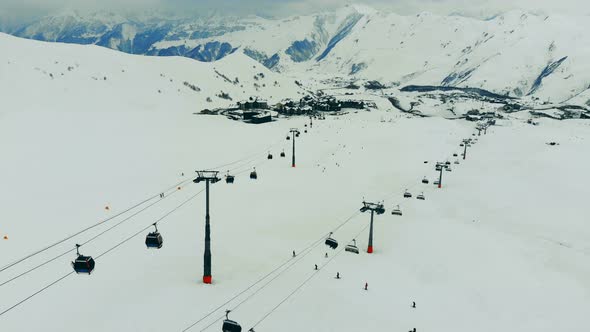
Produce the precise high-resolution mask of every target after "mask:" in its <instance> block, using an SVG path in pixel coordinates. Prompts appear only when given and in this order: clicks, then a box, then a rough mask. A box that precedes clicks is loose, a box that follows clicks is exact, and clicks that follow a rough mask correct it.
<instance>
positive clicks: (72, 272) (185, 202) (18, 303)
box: [0, 189, 204, 316]
mask: <svg viewBox="0 0 590 332" xmlns="http://www.w3.org/2000/svg"><path fill="white" fill-rule="evenodd" d="M203 191H204V189H203V190H201V191H199V192H197V193H196V194H194V195H193V196H191V197H189V198H188V199H187V200H185V201H183V202H182V203H181V204H179V205H177V206H176V207H175V208H174V209H172V210H171V211H169V212H167V213H166V214H164V215H163V216H162V217H160V218H159V219H158V220H157V221H156V222H160V221H162V220H164V219H165V218H167V217H168V216H170V215H171V214H172V213H174V212H176V211H177V210H178V209H180V208H181V207H183V206H184V205H186V204H187V203H188V202H190V201H191V200H193V199H194V198H196V197H197V196H198V195H199V194H201V193H202V192H203ZM152 225H153V223H151V224H150V225H149V226H147V227H145V228H143V229H142V230H141V231H139V232H137V233H135V234H133V235H131V236H129V237H127V238H126V239H124V240H123V241H121V242H119V243H117V244H116V245H115V246H113V247H111V248H110V249H108V250H106V251H105V252H103V253H102V254H100V255H98V256H97V257H96V260H98V259H99V258H100V257H102V256H104V255H106V254H108V253H109V252H111V251H113V250H115V249H117V248H118V247H120V246H121V245H123V244H124V243H126V242H128V241H129V240H131V239H132V238H134V237H136V236H137V235H139V234H141V233H142V232H144V231H145V230H147V229H148V228H150V227H152ZM74 273H75V271H71V272H68V273H67V274H65V275H63V276H62V277H60V278H58V279H57V280H55V281H53V282H51V283H50V284H48V285H46V286H44V287H43V288H41V289H39V290H38V291H36V292H34V293H33V294H31V295H29V296H27V297H26V298H24V299H22V300H21V301H19V302H17V303H16V304H14V305H12V306H11V307H9V308H7V309H5V310H4V311H2V312H0V316H2V315H4V314H6V313H7V312H9V311H11V310H13V309H14V308H16V307H18V306H20V305H21V304H23V303H25V302H26V301H28V300H30V299H32V298H33V297H35V296H36V295H38V294H40V293H41V292H43V291H45V290H47V289H48V288H50V287H51V286H53V285H55V284H57V283H58V282H60V281H62V280H64V279H65V278H67V277H69V276H70V275H72V274H74Z"/></svg>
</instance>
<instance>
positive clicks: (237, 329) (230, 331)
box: [221, 319, 242, 332]
mask: <svg viewBox="0 0 590 332" xmlns="http://www.w3.org/2000/svg"><path fill="white" fill-rule="evenodd" d="M221 330H222V331H223V332H242V327H241V326H240V324H238V322H236V321H233V320H231V319H226V320H224V321H223V326H222V327H221Z"/></svg>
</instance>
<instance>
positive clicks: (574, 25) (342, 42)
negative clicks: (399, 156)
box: [4, 5, 590, 102]
mask: <svg viewBox="0 0 590 332" xmlns="http://www.w3.org/2000/svg"><path fill="white" fill-rule="evenodd" d="M588 30H590V23H589V22H588V20H584V19H583V17H566V16H559V15H556V16H537V15H534V14H530V13H526V12H516V11H512V12H507V13H504V14H501V15H497V16H494V17H491V18H489V19H488V20H479V19H474V18H467V17H461V16H438V15H433V14H429V13H422V14H418V15H413V16H401V15H397V14H395V13H388V12H381V11H377V10H374V9H372V8H370V7H367V6H360V5H358V6H346V7H343V8H341V9H339V10H337V11H332V12H323V13H318V14H314V15H308V16H293V17H289V18H285V19H267V18H261V17H254V16H251V17H244V18H235V17H232V18H228V17H207V18H205V17H198V18H191V19H174V18H163V17H161V16H157V15H145V16H142V17H133V18H130V17H124V16H121V15H117V14H106V13H95V14H92V15H83V16H82V15H79V14H77V13H76V12H74V11H66V12H63V13H62V14H60V15H54V16H46V17H43V18H40V19H38V20H35V21H33V22H30V23H27V24H26V25H21V26H14V25H13V26H11V27H9V28H8V27H4V31H5V32H7V33H11V34H13V35H16V36H19V37H25V38H32V39H38V40H45V41H57V42H66V43H79V44H96V45H100V46H104V47H108V48H112V49H115V50H119V51H123V52H127V53H133V54H145V55H157V56H184V57H189V58H192V59H196V60H199V61H206V62H210V61H216V60H219V59H222V58H225V57H227V56H228V55H229V54H232V53H235V52H240V53H244V54H246V55H248V56H249V57H251V58H253V59H255V60H256V61H258V62H260V63H261V64H263V65H264V66H266V67H267V68H269V69H272V70H274V71H278V72H283V73H288V74H290V75H294V76H302V77H305V76H306V75H307V74H306V73H311V74H312V75H314V76H315V77H317V76H318V75H320V76H321V77H334V76H338V77H344V78H347V79H348V78H350V79H352V80H356V79H366V80H379V81H380V82H382V83H384V84H386V85H388V86H405V85H410V84H418V85H443V86H461V87H478V88H483V89H486V90H490V91H493V92H495V93H499V94H507V95H510V96H514V97H526V96H534V97H536V98H539V99H540V100H541V101H551V102H565V101H568V100H570V99H571V98H575V97H578V99H580V100H581V101H582V102H585V101H586V100H587V99H589V98H590V94H589V93H588V88H589V87H590V68H589V67H590V65H588V64H587V63H586V62H585V61H584V60H585V59H588V58H590V46H588V45H590V43H589V42H588V41H589V40H588V39H589V38H590V37H588V36H587V33H586V32H587V31H588ZM587 95H588V98H586V96H587Z"/></svg>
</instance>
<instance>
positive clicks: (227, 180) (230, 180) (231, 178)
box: [225, 175, 235, 183]
mask: <svg viewBox="0 0 590 332" xmlns="http://www.w3.org/2000/svg"><path fill="white" fill-rule="evenodd" d="M234 180H235V177H234V176H233V175H227V176H226V177H225V183H234Z"/></svg>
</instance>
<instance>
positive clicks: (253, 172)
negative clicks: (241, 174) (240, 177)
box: [250, 171, 258, 180]
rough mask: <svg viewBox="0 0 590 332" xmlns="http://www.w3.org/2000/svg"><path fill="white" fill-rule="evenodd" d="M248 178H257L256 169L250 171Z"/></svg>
mask: <svg viewBox="0 0 590 332" xmlns="http://www.w3.org/2000/svg"><path fill="white" fill-rule="evenodd" d="M250 179H252V180H256V179H258V173H256V171H252V172H250Z"/></svg>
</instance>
